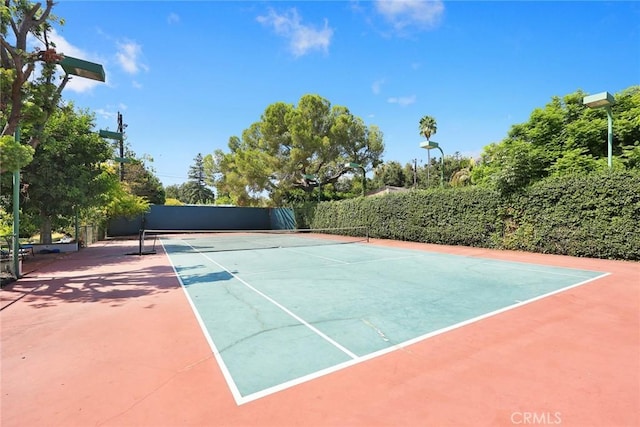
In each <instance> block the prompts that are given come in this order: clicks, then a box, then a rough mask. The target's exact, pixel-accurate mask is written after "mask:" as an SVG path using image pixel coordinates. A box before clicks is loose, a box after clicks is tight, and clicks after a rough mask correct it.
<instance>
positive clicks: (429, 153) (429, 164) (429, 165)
mask: <svg viewBox="0 0 640 427" xmlns="http://www.w3.org/2000/svg"><path fill="white" fill-rule="evenodd" d="M427 141H428V140H427ZM430 171H431V149H430V148H427V188H428V187H429V180H430V179H431V176H430V174H429V172H430Z"/></svg>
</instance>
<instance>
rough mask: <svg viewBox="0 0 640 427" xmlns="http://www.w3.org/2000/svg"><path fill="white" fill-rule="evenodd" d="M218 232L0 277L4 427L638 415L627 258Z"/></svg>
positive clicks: (633, 301)
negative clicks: (8, 279)
mask: <svg viewBox="0 0 640 427" xmlns="http://www.w3.org/2000/svg"><path fill="white" fill-rule="evenodd" d="M196 237H198V238H196ZM200 237H205V239H201V238H200ZM218 237H223V238H224V236H218ZM218 237H216V238H215V239H212V240H210V241H208V238H207V237H206V236H204V235H203V236H184V235H183V236H181V235H172V236H162V237H160V236H158V241H157V247H156V253H155V254H149V255H146V256H131V255H127V254H129V253H135V252H136V251H138V250H140V249H139V241H138V240H133V239H132V240H108V241H101V242H98V243H96V244H93V245H91V246H89V247H88V248H85V249H83V250H82V251H80V252H78V253H71V254H68V255H64V256H63V255H48V256H47V257H52V256H54V257H55V260H53V259H51V260H49V261H47V262H46V263H45V264H43V265H41V266H40V267H38V268H37V269H35V270H31V269H28V270H27V271H28V273H27V274H26V275H25V277H23V278H22V279H20V280H19V281H17V282H15V283H14V284H11V285H10V286H8V287H5V288H3V289H2V291H1V292H0V296H1V297H2V298H1V300H2V301H1V304H2V308H1V309H0V320H1V321H0V327H1V331H2V333H1V336H0V339H1V357H2V360H1V364H0V368H1V370H2V372H1V373H2V375H1V377H0V388H1V390H0V392H1V393H2V394H1V395H2V399H1V401H0V404H1V413H0V422H1V424H2V425H3V427H4V426H7V427H10V426H11V427H12V426H25V425H29V426H30V425H50V426H65V427H69V426H87V425H101V426H133V425H135V426H154V427H155V426H187V425H193V426H222V425H224V426H299V425H309V426H345V425H350V426H374V425H376V426H400V425H401V426H422V425H438V426H466V425H469V426H471V425H473V426H479V425H481V426H496V425H502V426H513V425H525V424H527V423H528V424H534V425H535V423H534V421H535V422H537V424H538V425H544V424H554V425H563V426H580V427H584V426H594V427H595V426H603V425H609V426H631V425H638V423H639V422H640V410H639V408H638V401H639V399H640V377H639V375H640V370H639V369H638V360H640V359H639V356H640V336H639V335H638V330H640V329H639V328H640V318H639V316H638V313H639V312H640V298H639V296H640V287H639V286H640V280H639V279H640V268H639V267H638V263H633V262H623V261H610V260H602V259H588V258H575V257H563V256H553V255H544V254H531V253H524V252H513V251H496V250H490V249H480V248H469V247H453V246H438V245H425V244H418V243H409V242H399V241H388V240H385V241H382V240H376V239H372V240H371V241H370V242H369V243H366V242H355V243H349V244H342V243H345V242H344V241H339V242H331V241H329V242H327V241H326V240H327V239H328V238H329V237H330V238H331V239H333V238H334V237H331V236H326V235H322V236H320V235H317V236H315V235H307V236H302V237H303V238H304V240H302V241H301V242H300V243H299V244H296V245H293V243H290V242H291V239H287V243H286V244H285V242H277V241H275V240H273V239H272V240H273V241H271V243H267V242H262V243H260V245H262V246H263V247H270V248H272V249H258V248H257V247H256V245H257V244H258V243H257V242H256V241H255V240H254V239H253V238H251V239H248V238H249V236H245V237H246V238H247V239H248V240H249V241H246V240H247V239H244V241H242V242H238V240H239V239H237V238H235V239H233V240H235V243H233V244H231V242H230V241H229V243H227V244H222V242H223V241H222V240H221V239H220V238H218ZM233 237H238V238H239V237H241V235H239V234H238V235H233ZM316 238H317V239H320V240H323V241H313V244H309V242H308V240H307V239H316ZM240 240H243V239H240ZM160 241H162V243H160ZM321 243H322V244H321ZM326 243H328V244H326ZM163 245H164V249H163ZM145 249H148V248H147V247H146V246H145ZM35 258H36V260H37V259H38V258H39V256H36V257H35ZM176 273H177V274H176Z"/></svg>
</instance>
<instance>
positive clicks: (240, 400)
mask: <svg viewBox="0 0 640 427" xmlns="http://www.w3.org/2000/svg"><path fill="white" fill-rule="evenodd" d="M185 243H186V242H185ZM187 245H189V244H188V243H187ZM189 246H191V245H189ZM163 248H164V245H163ZM192 249H194V250H195V248H193V247H192ZM196 252H198V251H197V250H196ZM198 253H200V254H201V255H202V256H204V257H205V258H207V259H208V260H209V261H211V262H213V263H214V264H216V265H218V266H219V267H220V268H223V269H224V270H225V271H227V272H228V273H229V274H231V275H232V276H233V277H235V278H237V279H238V280H239V281H240V282H242V283H243V284H245V286H247V287H249V288H250V289H252V290H254V291H255V292H257V293H258V294H260V295H261V296H263V297H264V298H266V299H267V300H269V301H271V302H273V303H274V304H275V305H277V306H278V307H279V308H281V309H283V310H284V311H285V312H287V313H288V314H290V315H293V316H294V318H296V320H297V319H299V318H298V317H297V316H296V315H295V314H293V313H291V312H290V311H289V310H287V309H286V308H285V307H283V306H282V305H280V304H279V303H277V302H276V301H274V300H273V299H271V298H270V297H268V296H266V295H264V294H262V293H261V292H260V291H258V290H257V289H255V288H253V287H252V286H251V285H249V284H247V283H246V282H245V281H244V280H242V279H240V278H239V277H238V276H236V275H235V274H233V273H231V272H230V271H229V270H227V269H226V268H225V267H223V266H222V265H220V264H219V263H217V262H215V261H213V260H212V259H210V258H209V257H208V256H206V255H205V254H203V253H201V252H198ZM165 254H167V257H168V258H169V261H170V262H171V258H170V257H169V254H168V252H167V251H166V250H165ZM467 258H475V257H467ZM476 259H477V258H476ZM480 259H481V258H480ZM377 261H380V260H373V261H371V262H377ZM490 261H492V260H490ZM366 262H369V261H366ZM505 262H506V263H512V264H525V265H526V263H519V262H509V261H505ZM171 266H172V267H173V269H174V272H175V274H176V276H177V277H178V280H179V281H180V285H181V286H182V289H183V291H184V292H185V295H186V296H187V299H188V301H189V304H190V305H191V309H192V310H193V312H194V313H195V315H196V318H197V319H198V322H199V323H200V327H201V328H202V331H203V332H204V334H205V337H206V338H207V341H208V342H209V345H210V346H211V348H212V350H213V352H214V356H215V358H216V360H217V362H218V365H219V366H220V369H221V370H222V373H223V375H224V377H225V380H226V381H227V383H228V385H229V388H230V390H231V394H232V395H233V397H234V399H235V401H236V404H237V405H243V404H245V403H249V402H252V401H254V400H257V399H261V398H263V397H266V396H268V395H271V394H273V393H277V392H280V391H282V390H286V389H288V388H291V387H293V386H296V385H299V384H302V383H305V382H307V381H311V380H314V379H317V378H320V377H322V376H325V375H328V374H331V373H333V372H336V371H340V370H342V369H345V368H348V367H351V366H354V365H356V364H358V363H362V362H366V361H368V360H371V359H374V358H376V357H380V356H382V355H385V354H388V353H391V352H393V351H396V350H400V349H403V348H406V347H408V346H410V345H413V344H416V343H418V342H420V341H424V340H426V339H428V338H431V337H434V336H437V335H440V334H443V333H446V332H449V331H452V330H455V329H459V328H461V327H464V326H467V325H469V324H472V323H476V322H479V321H481V320H484V319H487V318H489V317H493V316H496V315H498V314H501V313H504V312H507V311H510V310H514V309H516V308H519V307H522V306H524V305H528V304H531V303H533V302H536V301H539V300H541V299H544V298H548V297H550V296H553V295H556V294H559V293H562V292H565V291H567V290H570V289H573V288H577V287H579V286H582V285H585V284H587V283H590V282H593V281H595V280H599V279H601V278H603V277H606V276H609V275H610V274H611V273H602V274H600V275H599V276H596V277H592V278H590V279H586V280H583V281H581V282H578V283H576V284H573V285H569V286H566V287H564V288H561V289H557V290H555V291H551V292H548V293H546V294H542V295H539V296H537V297H534V298H531V299H529V300H525V301H517V302H516V304H513V305H509V306H506V307H503V308H500V309H497V310H494V311H492V312H489V313H485V314H482V315H479V316H476V317H473V318H471V319H468V320H464V321H462V322H459V323H456V324H453V325H451V326H447V327H445V328H442V329H438V330H436V331H432V332H429V333H426V334H423V335H420V336H418V337H416V338H412V339H410V340H407V341H404V342H402V343H399V344H395V345H393V346H390V347H387V348H384V349H382V350H378V351H376V352H373V353H369V354H366V355H364V356H357V355H355V354H353V353H351V352H350V351H348V350H347V352H348V353H347V354H349V355H350V357H351V360H348V361H346V362H343V363H339V364H336V365H334V366H331V367H329V368H325V369H322V370H319V371H316V372H313V373H311V374H308V375H304V376H301V377H299V378H295V379H293V380H291V381H287V382H285V383H282V384H278V385H276V386H273V387H270V388H267V389H264V390H261V391H258V392H256V393H252V394H249V395H247V396H242V395H241V394H240V392H239V390H238V388H237V386H236V385H235V382H234V381H233V378H232V377H231V374H230V373H229V371H228V369H227V367H226V365H225V364H224V361H223V360H222V357H221V355H220V353H219V351H218V350H217V348H216V346H215V344H214V343H213V340H212V339H211V336H210V335H209V332H208V331H207V328H206V326H205V324H204V322H203V321H202V318H201V317H200V315H199V314H198V310H197V309H196V307H195V305H194V303H193V301H192V300H191V298H190V297H189V294H188V292H187V291H186V287H185V286H184V283H183V282H182V279H181V278H180V276H179V275H178V273H177V271H176V269H175V267H174V266H173V263H172V262H171ZM559 268H562V267H559ZM534 271H535V270H534ZM299 321H300V322H301V323H303V322H304V321H303V320H302V319H300V320H299ZM304 323H305V324H307V325H308V323H306V322H304ZM308 326H309V327H310V328H311V329H312V330H316V331H317V329H316V328H314V327H313V326H311V325H308ZM314 332H315V331H314ZM318 332H319V333H320V334H321V336H322V335H324V334H323V333H322V332H320V331H318ZM324 336H326V335H324ZM327 338H328V337H327ZM329 340H331V339H330V338H329ZM331 341H333V340H331ZM336 344H337V343H336ZM337 346H339V347H338V348H340V347H342V346H340V345H339V344H337ZM345 350H346V349H345ZM343 351H344V350H343Z"/></svg>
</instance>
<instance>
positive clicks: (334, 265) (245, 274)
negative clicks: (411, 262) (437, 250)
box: [242, 248, 423, 277]
mask: <svg viewBox="0 0 640 427" xmlns="http://www.w3.org/2000/svg"><path fill="white" fill-rule="evenodd" d="M283 249H284V248H283ZM294 252H297V253H300V254H303V255H307V256H310V257H316V258H324V259H326V260H328V261H331V259H328V258H326V257H322V256H318V255H314V254H309V253H306V252H302V251H294ZM421 257H423V255H421V254H416V255H408V256H400V257H390V258H377V259H368V260H365V261H354V262H349V261H340V262H339V263H336V264H333V265H323V266H322V268H333V267H344V266H345V265H359V264H370V263H376V262H385V261H396V260H399V259H409V258H421ZM301 268H306V267H296V268H283V269H280V270H261V271H255V272H253V273H242V275H243V276H245V277H246V276H255V275H257V274H271V273H284V272H285V271H297V270H300V269H301Z"/></svg>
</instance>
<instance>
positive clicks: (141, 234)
mask: <svg viewBox="0 0 640 427" xmlns="http://www.w3.org/2000/svg"><path fill="white" fill-rule="evenodd" d="M143 242H144V228H141V229H140V231H139V232H138V255H140V256H142V245H143Z"/></svg>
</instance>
